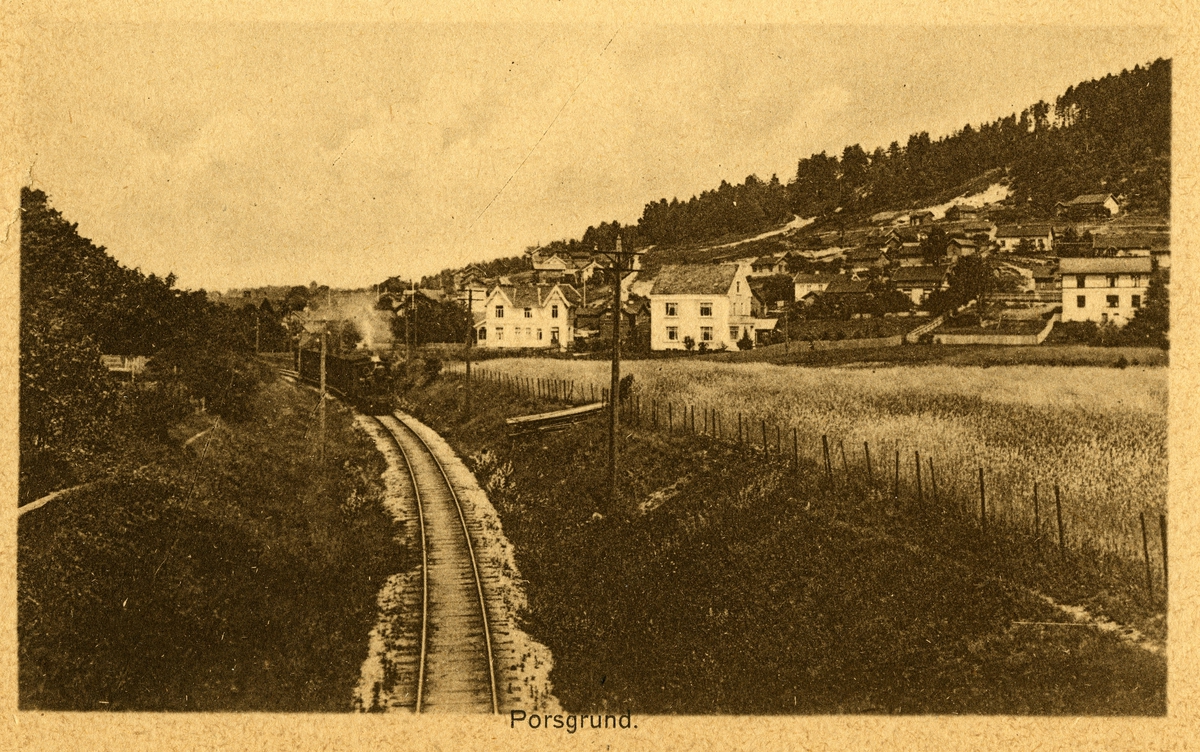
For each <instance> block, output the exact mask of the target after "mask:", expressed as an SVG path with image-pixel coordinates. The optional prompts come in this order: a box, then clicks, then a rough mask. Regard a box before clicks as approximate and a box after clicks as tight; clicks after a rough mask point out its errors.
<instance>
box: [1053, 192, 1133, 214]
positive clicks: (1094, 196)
mask: <svg viewBox="0 0 1200 752" xmlns="http://www.w3.org/2000/svg"><path fill="white" fill-rule="evenodd" d="M1054 210H1055V213H1056V214H1058V215H1059V216H1061V217H1067V218H1068V219H1094V218H1097V217H1101V218H1103V217H1115V216H1116V215H1118V214H1120V213H1121V205H1120V204H1119V203H1117V200H1116V199H1115V198H1113V195H1112V194H1111V193H1086V194H1084V195H1082V196H1076V197H1075V198H1073V199H1071V200H1070V201H1059V202H1058V203H1057V204H1055V205H1054Z"/></svg>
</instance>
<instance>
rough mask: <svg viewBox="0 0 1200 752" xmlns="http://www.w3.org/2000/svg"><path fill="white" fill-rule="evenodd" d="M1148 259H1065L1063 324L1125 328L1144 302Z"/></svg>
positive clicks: (1061, 267)
mask: <svg viewBox="0 0 1200 752" xmlns="http://www.w3.org/2000/svg"><path fill="white" fill-rule="evenodd" d="M1152 266H1153V265H1152V262H1151V260H1150V259H1149V258H1065V259H1062V260H1061V261H1059V266H1058V271H1059V273H1060V274H1061V275H1062V309H1063V312H1062V320H1063V321H1095V322H1096V323H1097V324H1116V325H1117V326H1124V325H1125V324H1127V323H1129V320H1130V319H1132V318H1133V316H1134V314H1135V313H1137V311H1138V310H1139V309H1140V308H1141V307H1142V306H1143V305H1144V304H1145V302H1146V289H1147V288H1148V287H1149V286H1150V272H1151V271H1152Z"/></svg>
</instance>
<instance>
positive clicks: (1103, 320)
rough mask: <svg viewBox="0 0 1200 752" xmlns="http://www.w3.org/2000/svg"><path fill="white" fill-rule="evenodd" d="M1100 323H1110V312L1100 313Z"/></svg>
mask: <svg viewBox="0 0 1200 752" xmlns="http://www.w3.org/2000/svg"><path fill="white" fill-rule="evenodd" d="M1100 323H1101V324H1107V323H1108V314H1107V313H1102V314H1100Z"/></svg>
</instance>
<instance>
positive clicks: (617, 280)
mask: <svg viewBox="0 0 1200 752" xmlns="http://www.w3.org/2000/svg"><path fill="white" fill-rule="evenodd" d="M605 255H606V256H608V257H609V259H610V260H611V261H612V264H611V265H610V269H611V270H612V283H613V298H612V306H613V310H612V382H611V385H610V387H609V390H608V504H609V510H610V511H612V510H613V509H615V508H616V505H617V492H618V487H617V436H618V433H619V431H620V403H621V279H622V277H623V276H624V274H625V272H626V271H629V270H630V268H632V266H633V260H634V258H636V256H637V253H636V252H635V251H625V250H623V249H622V248H621V236H620V235H618V236H617V245H616V248H615V249H614V250H613V251H612V253H606V254H605Z"/></svg>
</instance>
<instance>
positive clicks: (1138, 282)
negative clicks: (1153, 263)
mask: <svg viewBox="0 0 1200 752" xmlns="http://www.w3.org/2000/svg"><path fill="white" fill-rule="evenodd" d="M1129 279H1130V281H1131V282H1132V283H1133V286H1134V287H1141V286H1142V275H1140V274H1135V275H1133V276H1132V277H1130V278H1129Z"/></svg>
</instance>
